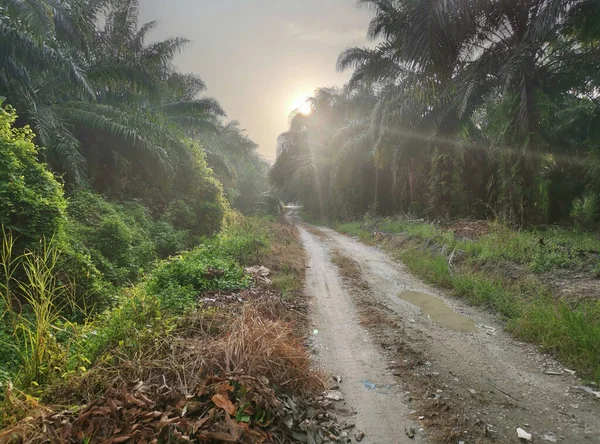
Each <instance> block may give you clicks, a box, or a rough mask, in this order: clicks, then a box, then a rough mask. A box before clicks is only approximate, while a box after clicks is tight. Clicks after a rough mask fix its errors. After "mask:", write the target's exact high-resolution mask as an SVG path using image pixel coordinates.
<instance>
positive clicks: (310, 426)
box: [0, 376, 347, 444]
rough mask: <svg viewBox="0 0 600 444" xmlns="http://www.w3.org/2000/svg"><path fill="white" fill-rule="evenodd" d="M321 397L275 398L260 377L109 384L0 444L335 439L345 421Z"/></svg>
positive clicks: (2, 436) (10, 433)
mask: <svg viewBox="0 0 600 444" xmlns="http://www.w3.org/2000/svg"><path fill="white" fill-rule="evenodd" d="M326 407H327V406H326V405H325V404H324V403H323V401H322V397H317V398H314V399H298V398H292V397H290V396H287V395H280V397H277V395H276V393H275V391H274V390H272V389H271V388H270V387H269V381H268V380H267V379H266V378H254V377H251V376H231V377H229V378H213V379H212V380H208V381H207V384H206V385H203V386H201V387H199V388H198V389H197V390H195V392H194V393H193V394H192V395H187V396H182V395H181V394H179V393H177V392H174V391H172V390H171V389H170V388H169V387H167V386H166V385H163V386H156V385H148V384H145V383H143V382H137V383H135V384H131V385H122V386H120V387H111V388H110V389H108V390H107V391H106V393H105V394H104V396H102V397H101V398H100V399H98V400H97V401H95V402H92V403H91V404H89V405H88V406H87V407H85V408H83V409H81V410H79V411H77V412H72V411H64V410H63V411H60V412H56V413H51V414H47V415H46V416H42V417H39V418H37V419H30V422H29V423H27V422H26V421H25V422H21V423H20V424H18V425H17V427H14V428H12V429H10V430H5V431H4V432H2V433H0V442H28V443H48V442H50V443H79V442H87V443H121V442H136V443H158V442H168V443H183V442H197V443H198V442H199V443H202V442H221V443H249V444H250V443H263V442H302V443H319V444H320V443H325V442H331V441H339V437H344V436H345V433H344V432H343V431H344V429H346V428H347V427H346V426H345V425H341V424H339V423H338V422H337V419H336V418H335V417H334V416H333V415H332V414H331V413H329V412H328V411H327V409H326Z"/></svg>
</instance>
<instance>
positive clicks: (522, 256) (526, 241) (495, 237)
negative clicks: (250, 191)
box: [335, 218, 600, 273]
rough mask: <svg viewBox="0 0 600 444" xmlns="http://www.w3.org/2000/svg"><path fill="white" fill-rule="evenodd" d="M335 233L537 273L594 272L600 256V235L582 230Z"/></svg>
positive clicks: (371, 225)
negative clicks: (461, 235) (464, 235)
mask: <svg viewBox="0 0 600 444" xmlns="http://www.w3.org/2000/svg"><path fill="white" fill-rule="evenodd" d="M335 229H336V230H337V231H339V232H340V233H343V234H347V235H348V236H354V237H358V238H360V239H361V241H365V240H368V239H371V238H373V231H374V230H376V231H378V232H383V233H388V234H403V235H405V236H408V237H412V238H418V239H426V240H432V241H435V243H437V244H439V245H446V247H447V248H448V249H450V250H453V249H457V250H462V251H464V252H465V253H466V254H467V256H468V257H469V258H470V259H474V260H478V261H480V262H481V261H486V260H490V261H499V260H507V261H512V262H515V263H518V264H521V265H524V266H526V267H527V268H528V269H529V270H530V271H532V272H536V273H539V272H544V271H551V270H553V269H556V268H577V267H588V268H590V267H591V268H593V267H595V266H596V263H597V259H598V254H600V235H598V234H597V233H591V232H586V231H582V230H579V229H561V228H556V227H552V228H548V229H545V230H539V229H538V230H531V231H528V230H520V231H516V230H513V229H511V228H509V227H507V226H505V225H503V224H500V223H495V222H491V223H490V224H489V233H488V234H485V235H483V236H480V237H479V238H477V239H476V241H472V240H468V239H458V238H457V237H456V236H455V235H454V233H452V232H451V231H449V230H445V229H443V228H441V227H439V226H438V225H435V224H431V223H426V222H410V221H402V220H396V219H392V218H384V219H381V220H377V221H372V220H367V221H364V222H349V223H339V224H336V225H335ZM368 242H370V243H372V241H368Z"/></svg>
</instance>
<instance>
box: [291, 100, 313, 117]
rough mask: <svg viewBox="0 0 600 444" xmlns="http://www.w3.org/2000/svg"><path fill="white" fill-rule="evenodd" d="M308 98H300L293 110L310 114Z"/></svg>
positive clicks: (294, 103)
mask: <svg viewBox="0 0 600 444" xmlns="http://www.w3.org/2000/svg"><path fill="white" fill-rule="evenodd" d="M308 99H309V98H308V96H300V97H298V98H297V99H296V100H295V101H294V102H293V104H292V109H293V110H295V111H298V112H299V113H301V114H310V112H311V107H310V102H309V100H308Z"/></svg>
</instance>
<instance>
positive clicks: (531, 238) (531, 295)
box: [336, 218, 600, 382]
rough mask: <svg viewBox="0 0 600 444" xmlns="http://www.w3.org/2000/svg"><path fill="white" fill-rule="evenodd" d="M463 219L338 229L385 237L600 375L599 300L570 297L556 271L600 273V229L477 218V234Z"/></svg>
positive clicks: (572, 364)
mask: <svg viewBox="0 0 600 444" xmlns="http://www.w3.org/2000/svg"><path fill="white" fill-rule="evenodd" d="M466 224H467V225H468V224H469V223H468V222H467V223H466ZM460 225H461V222H457V223H456V224H454V225H452V226H447V227H442V226H440V225H436V224H431V223H425V222H421V221H419V222H410V221H403V220H399V219H396V218H385V219H378V220H374V219H365V221H363V222H350V223H339V224H337V225H336V229H337V230H338V231H340V232H341V233H344V234H347V235H350V236H357V237H359V238H360V239H361V240H362V241H363V242H366V243H370V244H373V243H378V244H381V245H382V246H384V248H385V249H386V250H387V251H388V252H389V253H390V254H392V256H393V257H395V258H397V259H399V260H401V261H402V262H404V263H405V264H406V266H407V267H408V268H409V269H410V270H411V271H412V272H413V273H415V274H416V275H418V276H420V277H422V278H424V279H425V280H426V281H428V282H430V283H433V284H435V285H438V286H441V287H444V288H448V289H452V291H453V293H454V294H455V295H456V296H458V297H461V298H465V299H466V300H468V301H469V302H470V303H472V304H474V305H481V306H487V307H489V308H490V309H492V310H494V311H495V312H496V313H498V314H499V315H501V316H502V317H503V318H504V319H505V320H506V328H507V329H508V330H509V331H510V332H512V333H513V334H514V335H515V336H517V337H518V338H521V339H524V340H527V341H531V342H534V343H537V344H539V345H540V346H541V347H542V349H544V350H546V351H549V352H552V353H553V354H555V355H556V356H557V357H558V358H560V359H561V360H562V362H563V363H564V364H565V365H566V366H567V367H569V368H574V369H577V370H578V371H579V372H580V374H581V375H582V376H584V377H586V378H589V379H593V380H595V381H596V382H600V346H599V344H600V301H598V300H597V299H596V298H595V297H594V296H592V295H587V294H579V295H574V296H573V295H571V296H570V297H568V298H567V297H564V296H563V295H562V294H561V293H560V292H559V291H557V289H558V285H555V282H553V278H552V275H553V274H554V273H557V272H563V274H564V273H566V274H571V275H572V276H573V277H572V279H573V281H575V280H577V279H578V278H581V277H584V276H587V277H588V278H589V279H591V280H593V279H596V278H598V265H597V264H598V254H599V253H600V238H599V237H598V236H597V234H595V233H590V232H585V231H579V230H566V229H560V228H548V229H544V230H531V231H526V230H521V231H516V230H513V229H511V228H509V227H506V226H504V225H501V224H496V223H489V224H488V223H486V222H477V223H476V224H475V225H476V227H475V232H474V233H473V235H471V236H469V237H465V236H463V235H462V231H464V230H461V227H460ZM477 229H479V231H478V230H477ZM567 285H568V284H567Z"/></svg>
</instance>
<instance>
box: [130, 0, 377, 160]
mask: <svg viewBox="0 0 600 444" xmlns="http://www.w3.org/2000/svg"><path fill="white" fill-rule="evenodd" d="M140 7H141V14H140V15H141V17H140V19H141V22H142V23H143V22H147V21H150V20H155V19H158V20H159V22H160V23H159V27H158V29H157V30H155V31H154V32H153V33H152V34H151V36H150V40H159V39H163V38H166V37H174V36H182V37H186V38H188V39H190V40H192V41H193V42H192V43H191V44H190V46H189V47H188V49H187V50H186V51H185V52H184V53H183V54H182V55H180V56H179V57H178V58H177V64H178V65H179V66H180V68H181V70H182V71H184V72H194V73H197V74H200V76H201V77H202V79H203V80H204V81H205V82H206V84H207V86H208V94H209V95H211V96H214V97H216V98H217V99H218V100H219V101H220V102H221V105H222V106H223V107H224V108H225V111H226V112H227V114H228V117H229V118H230V119H235V120H239V121H240V123H241V125H242V126H243V127H244V128H246V129H247V130H248V134H249V135H250V137H251V138H252V139H253V140H254V141H255V142H257V143H258V144H259V145H260V148H259V151H260V153H261V154H262V155H263V156H264V157H265V159H267V160H268V161H270V162H272V161H273V160H274V158H275V149H276V141H277V136H278V135H279V134H280V133H281V132H283V131H285V130H286V128H287V121H288V116H289V114H290V112H291V111H292V110H293V109H294V108H295V107H296V106H297V105H298V103H297V102H298V100H299V99H301V98H303V97H305V96H309V95H311V94H312V92H313V91H314V89H315V88H317V87H321V86H333V85H342V84H343V83H344V82H345V81H346V80H347V79H348V77H349V73H348V72H346V73H343V74H340V73H337V72H336V70H335V62H336V60H337V56H338V55H339V53H340V52H341V51H342V50H344V49H345V48H346V47H348V46H365V45H367V40H366V37H365V35H366V30H367V25H368V22H369V18H370V13H369V11H367V10H365V9H362V8H361V9H359V8H357V7H356V2H355V0H141V1H140Z"/></svg>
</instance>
